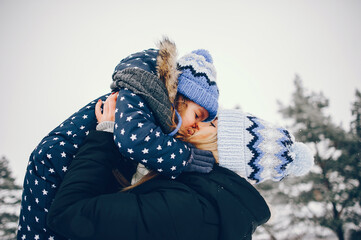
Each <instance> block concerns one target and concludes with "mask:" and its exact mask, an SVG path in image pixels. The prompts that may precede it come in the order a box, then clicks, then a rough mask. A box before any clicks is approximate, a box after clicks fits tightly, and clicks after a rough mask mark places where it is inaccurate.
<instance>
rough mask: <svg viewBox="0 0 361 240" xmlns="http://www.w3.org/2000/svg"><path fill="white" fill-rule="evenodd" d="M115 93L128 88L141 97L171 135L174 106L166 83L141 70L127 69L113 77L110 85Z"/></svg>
mask: <svg viewBox="0 0 361 240" xmlns="http://www.w3.org/2000/svg"><path fill="white" fill-rule="evenodd" d="M110 88H111V89H112V90H113V91H117V90H119V88H128V89H129V90H131V91H132V92H133V93H135V94H137V95H140V96H141V97H142V98H143V99H144V101H145V102H146V103H147V105H148V107H149V108H150V109H151V111H152V112H153V114H154V116H155V119H156V121H157V123H158V124H159V126H160V127H161V129H162V131H163V132H164V133H170V132H171V131H172V130H173V128H172V127H171V125H172V120H171V119H172V110H171V108H172V104H171V102H170V101H169V98H168V91H167V89H166V87H165V85H164V83H163V82H162V81H161V80H160V79H159V78H158V77H157V76H156V75H154V74H152V73H149V72H147V71H145V70H143V69H139V68H127V69H124V70H122V71H119V72H117V73H116V74H115V75H114V76H113V82H112V84H111V85H110Z"/></svg>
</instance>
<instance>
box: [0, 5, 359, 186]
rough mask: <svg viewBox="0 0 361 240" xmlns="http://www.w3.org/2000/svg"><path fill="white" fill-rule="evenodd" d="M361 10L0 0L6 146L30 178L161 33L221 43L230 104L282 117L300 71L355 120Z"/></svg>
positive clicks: (201, 44)
mask: <svg viewBox="0 0 361 240" xmlns="http://www.w3.org/2000/svg"><path fill="white" fill-rule="evenodd" d="M360 12H361V1H357V0H348V1H335V0H318V1H311V0H304V1H287V0H284V1H280V0H276V1H266V0H260V1H239V0H238V1H236V0H234V1H233V0H232V1H230V0H225V1H213V0H207V1H196V0H191V1H190V0H183V1H178V2H175V1H169V0H168V1H165V0H164V1H160V0H153V1H145V0H143V1H140V0H133V1H125V0H124V1H121V0H118V1H115V0H112V1H111V0H102V1H100V0H99V1H94V0H79V1H70V0H62V1H55V0H33V1H25V0H23V1H22V0H0V34H1V35H0V36H1V37H0V53H1V54H0V102H1V105H2V114H1V116H2V117H1V124H0V133H1V137H0V155H5V156H6V157H7V158H8V159H9V160H10V165H11V169H12V170H13V172H14V176H15V177H16V179H17V182H18V183H20V184H22V181H23V177H24V174H25V169H26V165H27V161H28V157H29V155H30V153H31V152H32V150H33V149H34V148H35V146H36V145H37V144H38V143H39V142H40V140H41V139H42V138H43V137H44V136H45V135H46V134H47V133H48V132H49V131H50V130H52V129H53V128H54V127H55V126H57V125H58V124H59V123H60V122H62V121H63V120H64V119H66V118H67V117H68V116H70V115H71V114H72V113H73V112H75V111H77V110H78V109H79V108H80V107H82V106H83V105H85V104H86V103H87V102H89V101H90V100H92V99H94V98H96V97H98V96H100V95H102V94H104V93H106V92H108V91H109V84H110V82H111V74H112V72H113V69H114V67H115V66H116V65H117V63H118V62H119V61H120V60H121V59H122V58H124V57H126V56H128V55H129V54H131V53H133V52H137V51H141V50H144V49H147V48H152V47H155V43H156V42H158V41H159V40H160V39H161V38H162V36H163V35H166V36H168V37H170V38H171V39H172V40H173V41H175V43H176V44H177V47H178V53H179V56H182V55H184V54H186V53H188V52H190V51H192V50H194V49H198V48H205V49H208V50H209V51H210V52H211V54H212V55H213V58H214V63H215V66H216V69H217V72H218V85H219V88H220V94H221V96H220V103H221V106H223V107H227V108H231V107H234V106H236V105H239V106H241V108H242V109H243V110H245V111H247V112H251V113H253V114H255V115H256V116H259V117H262V118H264V119H267V120H268V121H272V122H282V119H281V117H280V115H279V114H278V113H277V110H278V105H277V102H276V101H277V100H280V101H282V102H284V103H287V101H288V100H289V99H290V95H291V93H292V92H293V90H294V86H293V80H294V77H295V74H299V75H300V77H301V78H302V79H303V83H304V86H305V87H306V88H308V89H312V90H314V91H317V92H318V91H322V92H323V93H324V94H325V96H326V97H328V98H330V105H331V107H330V113H331V114H332V116H333V118H334V119H335V121H336V122H337V123H342V124H343V125H344V126H345V127H347V125H348V123H349V121H350V103H351V102H352V101H353V99H354V92H355V88H358V89H360V90H361V79H360V76H361V67H360V66H361V44H360V43H361V14H360Z"/></svg>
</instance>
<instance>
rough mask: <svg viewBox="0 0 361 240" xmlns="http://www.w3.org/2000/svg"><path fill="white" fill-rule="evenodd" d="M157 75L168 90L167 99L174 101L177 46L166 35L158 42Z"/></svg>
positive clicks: (176, 82) (177, 73) (177, 74)
mask: <svg viewBox="0 0 361 240" xmlns="http://www.w3.org/2000/svg"><path fill="white" fill-rule="evenodd" d="M158 48H159V53H158V57H157V76H158V78H159V79H161V80H162V81H163V83H164V85H165V87H166V89H167V91H168V96H169V101H170V102H171V103H174V99H175V97H176V95H177V87H178V76H179V74H180V71H179V70H178V69H177V55H178V54H177V48H176V45H175V43H174V42H172V41H170V40H169V39H168V38H167V37H165V38H163V40H161V41H160V42H159V43H158Z"/></svg>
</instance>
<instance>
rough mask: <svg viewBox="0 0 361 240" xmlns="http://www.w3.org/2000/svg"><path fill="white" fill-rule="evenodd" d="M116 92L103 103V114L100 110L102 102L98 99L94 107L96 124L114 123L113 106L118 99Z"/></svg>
mask: <svg viewBox="0 0 361 240" xmlns="http://www.w3.org/2000/svg"><path fill="white" fill-rule="evenodd" d="M118 94H119V93H118V92H114V93H112V94H111V95H110V96H109V97H108V98H107V100H106V101H105V102H104V106H103V112H102V110H101V106H102V104H103V101H102V100H101V99H99V101H98V102H97V104H96V105H95V116H96V117H97V120H98V123H101V122H106V121H110V122H114V120H115V106H116V102H117V98H118Z"/></svg>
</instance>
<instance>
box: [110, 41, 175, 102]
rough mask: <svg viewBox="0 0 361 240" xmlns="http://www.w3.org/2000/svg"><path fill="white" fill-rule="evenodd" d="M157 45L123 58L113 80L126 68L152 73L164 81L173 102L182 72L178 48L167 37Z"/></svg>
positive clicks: (115, 70) (116, 68)
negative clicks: (179, 64) (155, 47)
mask: <svg viewBox="0 0 361 240" xmlns="http://www.w3.org/2000/svg"><path fill="white" fill-rule="evenodd" d="M157 47H158V49H154V48H150V49H147V50H144V51H141V52H137V53H133V54H131V55H129V56H128V57H126V58H124V59H122V60H121V61H120V62H119V64H118V65H117V66H116V67H115V69H114V72H113V75H112V78H113V82H114V81H116V78H117V74H118V75H119V74H121V73H122V71H123V70H126V69H132V68H133V69H134V70H135V69H137V71H139V72H140V73H141V72H143V71H145V72H148V73H151V74H153V75H154V76H156V77H157V78H158V79H160V80H161V82H162V83H164V86H165V88H166V90H167V92H168V97H169V101H170V103H171V104H173V103H174V99H175V96H176V94H177V87H178V76H179V74H180V72H179V71H178V70H177V48H176V45H175V43H174V42H172V41H171V40H169V39H168V38H167V37H164V38H163V39H162V40H161V41H159V42H158V43H157Z"/></svg>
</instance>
